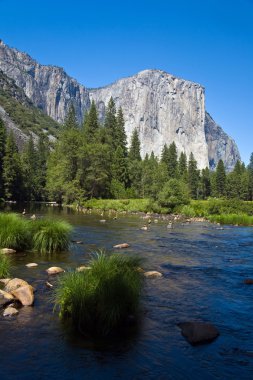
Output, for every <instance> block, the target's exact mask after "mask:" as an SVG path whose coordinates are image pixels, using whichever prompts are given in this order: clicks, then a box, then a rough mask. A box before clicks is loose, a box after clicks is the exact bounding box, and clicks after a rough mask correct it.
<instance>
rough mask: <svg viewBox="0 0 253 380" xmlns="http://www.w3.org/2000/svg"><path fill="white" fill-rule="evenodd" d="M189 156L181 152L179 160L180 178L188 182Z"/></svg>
mask: <svg viewBox="0 0 253 380" xmlns="http://www.w3.org/2000/svg"><path fill="white" fill-rule="evenodd" d="M187 170H188V169H187V156H186V154H185V153H184V152H181V154H180V156H179V160H178V173H179V176H180V178H181V179H182V180H183V181H184V182H187V179H188V172H187Z"/></svg>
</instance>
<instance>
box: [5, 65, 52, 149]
mask: <svg viewBox="0 0 253 380" xmlns="http://www.w3.org/2000/svg"><path fill="white" fill-rule="evenodd" d="M0 117H1V118H2V120H3V121H4V123H5V125H6V127H7V130H9V131H11V130H12V131H13V133H14V136H15V139H16V142H17V145H18V147H19V148H22V147H23V145H24V143H25V142H26V141H28V139H29V136H30V135H32V136H33V139H34V140H35V141H36V140H37V139H38V137H39V135H40V134H44V135H47V136H48V138H49V140H53V139H55V137H56V135H57V129H58V128H59V124H58V123H57V122H55V121H54V120H53V119H51V118H50V117H49V116H48V115H46V114H45V113H44V112H42V111H41V110H39V109H38V108H37V107H35V106H34V105H33V103H32V102H31V100H30V99H29V98H28V97H27V96H26V95H25V93H24V91H23V90H22V89H21V88H19V87H18V86H17V85H16V84H15V82H14V80H13V79H11V78H9V77H7V76H6V75H5V74H4V73H3V72H2V71H1V70H0Z"/></svg>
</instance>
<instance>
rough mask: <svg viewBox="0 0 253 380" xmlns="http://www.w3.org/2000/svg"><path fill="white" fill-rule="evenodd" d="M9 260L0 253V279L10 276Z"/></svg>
mask: <svg viewBox="0 0 253 380" xmlns="http://www.w3.org/2000/svg"><path fill="white" fill-rule="evenodd" d="M10 269H11V259H10V258H9V256H7V255H6V254H4V253H2V252H1V251H0V278H7V277H9V275H10Z"/></svg>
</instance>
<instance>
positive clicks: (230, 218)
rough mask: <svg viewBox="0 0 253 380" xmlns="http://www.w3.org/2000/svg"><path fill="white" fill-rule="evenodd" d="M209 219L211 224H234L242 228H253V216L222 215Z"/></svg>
mask: <svg viewBox="0 0 253 380" xmlns="http://www.w3.org/2000/svg"><path fill="white" fill-rule="evenodd" d="M208 219H209V220H210V221H211V222H216V223H220V224H234V225H238V226H239V225H240V226H253V216H250V215H247V214H222V215H210V216H209V217H208Z"/></svg>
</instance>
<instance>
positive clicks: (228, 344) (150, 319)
mask: <svg viewBox="0 0 253 380" xmlns="http://www.w3.org/2000/svg"><path fill="white" fill-rule="evenodd" d="M15 207H17V211H19V212H22V211H23V209H24V208H26V211H27V215H26V217H28V218H29V216H30V215H32V214H34V213H35V214H36V216H37V217H43V216H44V215H50V216H52V217H60V218H64V219H66V220H68V221H69V222H70V223H72V224H73V225H74V231H73V234H72V240H73V241H82V243H83V244H75V243H72V244H71V246H70V250H69V252H64V253H61V254H59V255H53V256H51V257H48V256H40V255H38V254H34V253H29V252H25V253H23V254H18V255H14V256H13V264H14V270H13V276H15V277H21V278H23V279H25V280H27V281H28V282H29V283H31V284H32V285H33V286H34V287H35V288H36V293H35V304H34V307H27V308H25V307H24V308H21V309H20V310H19V311H20V313H19V315H18V316H17V317H15V318H13V319H9V318H4V317H3V316H2V315H1V314H0V338H1V345H0V373H1V379H3V380H5V379H7V380H8V379H21V380H23V379H25V380H27V379H28V380H29V379H48V378H54V379H80V378H86V379H166V380H167V379H176V380H181V379H182V380H183V379H184V380H185V379H205V380H208V379H222V380H223V379H241V380H244V379H251V378H252V377H253V318H252V291H253V288H252V287H250V286H247V285H245V284H244V279H245V278H253V251H252V246H253V229H252V228H251V227H247V228H242V227H237V228H236V227H229V226H225V227H224V229H217V227H216V226H214V225H211V224H208V223H203V224H189V225H180V224H178V225H175V227H174V228H173V229H170V230H168V229H167V224H166V222H162V221H159V223H157V224H152V225H151V227H150V230H149V231H142V230H140V228H141V226H142V225H143V224H144V223H143V220H142V219H141V218H140V217H139V216H138V215H135V216H125V215H120V214H119V215H118V219H117V220H114V219H113V217H112V216H110V215H109V214H108V213H106V214H105V215H104V216H103V218H104V219H106V223H101V222H100V221H99V220H100V219H101V216H100V214H92V215H83V214H81V213H80V214H78V213H75V212H73V210H70V209H63V210H60V209H59V208H56V207H45V206H44V205H42V206H41V205H39V206H38V205H31V208H29V207H28V205H25V206H24V205H19V206H15ZM123 242H127V243H129V244H130V247H129V248H128V249H126V250H122V251H118V252H120V253H121V254H126V255H128V254H135V255H137V256H139V257H140V258H142V259H143V268H144V269H145V270H158V271H160V272H162V273H163V277H162V278H158V279H147V280H145V288H144V293H143V297H142V308H143V310H144V312H143V318H142V320H141V323H140V326H139V328H138V329H137V331H132V333H131V334H130V333H129V334H127V336H125V337H123V338H122V337H119V336H116V337H114V338H113V339H110V341H107V342H105V341H101V340H94V339H93V340H91V339H88V338H87V337H83V336H80V335H79V334H77V333H76V332H73V331H72V330H71V329H70V327H69V326H66V325H64V324H62V323H61V322H60V321H59V318H58V315H57V313H53V303H52V298H53V296H52V292H53V291H52V289H49V288H47V287H46V285H45V283H46V282H47V281H49V282H51V283H52V284H55V282H56V281H57V279H56V278H55V277H52V276H48V275H47V273H46V269H47V268H48V267H49V266H61V267H63V268H64V269H68V268H70V269H74V268H76V267H78V266H80V265H85V264H87V262H88V261H89V259H90V254H91V252H92V251H94V250H95V249H100V248H103V249H106V250H108V251H112V250H113V248H112V247H113V245H115V244H118V243H123ZM28 262H37V263H38V264H39V265H38V267H36V268H31V269H29V268H27V267H26V266H25V264H27V263H28ZM189 320H200V321H209V322H211V323H213V324H214V325H215V326H217V328H218V329H219V331H220V336H219V338H218V339H216V340H215V341H214V342H213V343H211V344H208V345H204V346H198V347H192V346H190V345H189V344H188V343H187V342H186V341H185V339H184V338H183V337H182V336H181V332H180V330H179V328H178V327H177V323H179V322H184V321H189Z"/></svg>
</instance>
